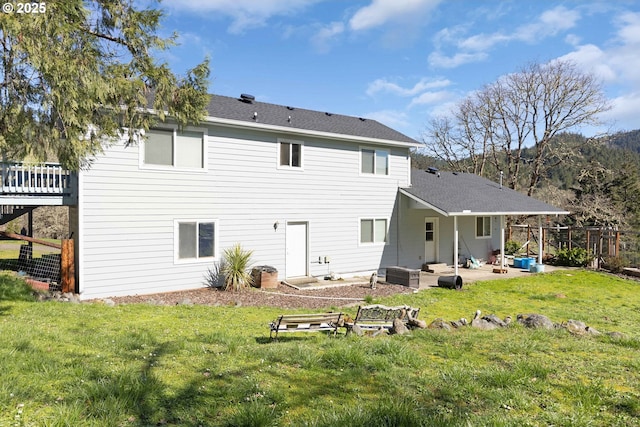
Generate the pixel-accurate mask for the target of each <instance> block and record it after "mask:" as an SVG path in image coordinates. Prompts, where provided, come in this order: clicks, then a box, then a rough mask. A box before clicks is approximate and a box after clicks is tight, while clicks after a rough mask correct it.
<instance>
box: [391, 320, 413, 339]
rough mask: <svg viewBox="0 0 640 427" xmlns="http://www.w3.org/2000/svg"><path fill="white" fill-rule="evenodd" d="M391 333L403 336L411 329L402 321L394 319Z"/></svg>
mask: <svg viewBox="0 0 640 427" xmlns="http://www.w3.org/2000/svg"><path fill="white" fill-rule="evenodd" d="M391 332H392V333H394V334H397V335H403V334H406V333H408V332H409V329H408V328H407V326H406V325H405V324H404V322H403V321H402V320H400V319H393V328H392V329H391Z"/></svg>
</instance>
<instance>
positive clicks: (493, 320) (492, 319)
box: [482, 314, 508, 328]
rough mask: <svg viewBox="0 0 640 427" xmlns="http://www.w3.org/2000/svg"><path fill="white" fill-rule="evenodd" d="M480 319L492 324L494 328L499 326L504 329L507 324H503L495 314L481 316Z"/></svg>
mask: <svg viewBox="0 0 640 427" xmlns="http://www.w3.org/2000/svg"><path fill="white" fill-rule="evenodd" d="M482 318H483V319H484V320H486V321H487V322H489V323H494V324H495V325H496V326H499V327H501V328H506V327H507V325H508V323H507V322H505V321H504V320H502V319H501V318H499V317H498V316H496V315H495V314H487V315H486V316H482Z"/></svg>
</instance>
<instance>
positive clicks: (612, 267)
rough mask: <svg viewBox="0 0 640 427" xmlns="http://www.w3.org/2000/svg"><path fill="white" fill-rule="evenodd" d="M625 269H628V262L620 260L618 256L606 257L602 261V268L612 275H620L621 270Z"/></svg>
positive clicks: (623, 259)
mask: <svg viewBox="0 0 640 427" xmlns="http://www.w3.org/2000/svg"><path fill="white" fill-rule="evenodd" d="M625 267H629V260H627V259H625V258H622V257H619V256H612V257H607V258H605V260H604V268H606V269H607V270H609V271H610V272H612V273H622V270H623V269H624V268H625Z"/></svg>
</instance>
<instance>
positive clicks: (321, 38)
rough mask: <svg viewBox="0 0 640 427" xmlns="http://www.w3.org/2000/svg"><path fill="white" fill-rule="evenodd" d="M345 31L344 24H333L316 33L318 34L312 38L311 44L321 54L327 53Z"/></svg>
mask: <svg viewBox="0 0 640 427" xmlns="http://www.w3.org/2000/svg"><path fill="white" fill-rule="evenodd" d="M344 29H345V27H344V23H342V22H332V23H330V24H329V25H326V26H324V27H322V28H321V29H320V30H319V31H318V32H316V34H314V36H313V37H312V38H311V43H312V44H313V45H314V46H315V48H316V49H317V50H318V51H319V52H322V53H326V52H327V51H328V50H329V46H330V44H331V42H332V41H333V40H334V39H335V38H336V37H337V36H339V35H340V34H342V33H344Z"/></svg>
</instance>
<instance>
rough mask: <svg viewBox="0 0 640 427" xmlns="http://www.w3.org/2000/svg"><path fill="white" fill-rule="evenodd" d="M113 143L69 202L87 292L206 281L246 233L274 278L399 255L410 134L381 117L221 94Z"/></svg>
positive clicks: (378, 262) (349, 269)
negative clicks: (180, 119)
mask: <svg viewBox="0 0 640 427" xmlns="http://www.w3.org/2000/svg"><path fill="white" fill-rule="evenodd" d="M146 136H147V139H146V141H145V142H141V143H140V144H138V146H128V147H127V146H125V145H124V143H121V144H116V145H113V146H111V147H108V148H107V149H106V150H105V153H104V154H103V155H100V156H98V157H97V158H96V159H95V161H94V162H93V164H92V166H91V168H90V169H88V170H84V171H81V172H79V174H78V184H77V185H78V191H77V195H78V203H77V205H76V206H75V207H72V208H71V218H72V221H71V222H72V224H71V226H72V231H73V234H74V236H76V237H75V240H76V242H77V243H76V244H77V250H76V253H77V260H78V261H77V262H78V264H77V275H78V291H79V292H80V294H81V295H82V297H83V298H95V297H103V296H117V295H131V294H142V293H151V292H163V291H176V290H184V289H191V288H196V287H199V286H202V285H203V284H204V283H205V279H204V277H205V274H206V273H207V269H208V268H212V267H213V265H214V263H217V262H219V261H220V259H221V254H222V252H223V249H224V248H227V247H229V246H232V245H234V244H236V243H240V244H241V245H242V247H243V248H244V249H247V250H252V251H253V258H252V259H253V262H254V263H255V264H256V265H270V266H273V267H275V268H276V269H277V270H278V272H279V278H280V279H281V280H282V279H287V278H293V277H301V276H324V275H326V274H327V273H328V272H330V271H331V272H335V273H337V274H341V275H348V274H357V273H363V272H365V273H368V274H370V273H371V272H372V271H375V270H378V269H379V268H380V266H382V265H385V264H394V265H395V264H396V262H397V261H396V259H397V254H396V250H397V246H396V245H392V244H391V242H395V241H396V238H397V232H398V231H397V230H398V227H399V224H397V223H396V221H397V220H396V218H394V216H393V213H394V209H395V208H396V199H397V196H398V188H400V187H407V186H409V185H410V179H411V178H410V175H411V166H410V157H409V150H410V149H411V148H413V147H416V146H417V145H418V144H417V142H416V141H415V140H413V139H411V138H409V137H407V136H405V135H403V134H401V133H399V132H397V131H395V130H393V129H390V128H388V127H386V126H384V125H382V124H380V123H379V122H377V121H374V120H370V119H365V118H358V117H348V116H344V115H340V114H332V113H330V112H319V111H310V110H305V109H300V108H295V107H287V106H281V105H273V104H268V103H262V102H256V101H255V100H254V99H253V97H251V96H242V97H240V98H231V97H224V96H215V95H214V96H212V97H211V101H210V103H209V106H208V111H207V117H206V118H205V119H204V121H203V122H202V123H201V124H200V125H198V126H195V127H188V128H186V129H184V130H183V131H179V130H178V129H177V127H175V126H170V125H167V126H159V127H158V128H155V129H153V130H151V131H149V132H148V134H147V135H146Z"/></svg>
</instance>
